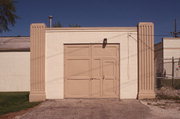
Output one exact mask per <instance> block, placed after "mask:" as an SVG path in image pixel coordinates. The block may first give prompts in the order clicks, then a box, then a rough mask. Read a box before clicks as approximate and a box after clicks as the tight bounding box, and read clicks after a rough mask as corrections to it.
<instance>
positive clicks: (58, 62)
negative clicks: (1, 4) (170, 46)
mask: <svg viewBox="0 0 180 119" xmlns="http://www.w3.org/2000/svg"><path fill="white" fill-rule="evenodd" d="M153 35H154V25H153V23H150V22H142V23H139V24H138V26H137V27H79V28H47V27H46V26H45V25H44V24H41V23H40V24H32V25H31V33H30V40H31V54H30V59H31V60H30V101H42V100H45V99H64V98H120V99H136V98H139V99H142V98H154V97H155V93H154V37H153Z"/></svg>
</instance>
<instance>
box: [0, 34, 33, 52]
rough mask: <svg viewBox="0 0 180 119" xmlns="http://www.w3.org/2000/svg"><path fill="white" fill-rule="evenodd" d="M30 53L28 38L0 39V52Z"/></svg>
mask: <svg viewBox="0 0 180 119" xmlns="http://www.w3.org/2000/svg"><path fill="white" fill-rule="evenodd" d="M5 51H7V52H8V51H9V52H10V51H30V37H28V36H26V37H24V36H23V37H14V36H7V37H6V36H4V37H0V52H5Z"/></svg>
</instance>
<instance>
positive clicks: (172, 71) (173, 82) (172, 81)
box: [172, 57, 174, 88]
mask: <svg viewBox="0 0 180 119" xmlns="http://www.w3.org/2000/svg"><path fill="white" fill-rule="evenodd" d="M172 87H173V88H174V57H172Z"/></svg>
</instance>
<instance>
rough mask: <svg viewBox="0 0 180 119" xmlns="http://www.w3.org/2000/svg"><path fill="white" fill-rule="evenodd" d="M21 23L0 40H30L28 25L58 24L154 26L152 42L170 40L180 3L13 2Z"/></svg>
mask: <svg viewBox="0 0 180 119" xmlns="http://www.w3.org/2000/svg"><path fill="white" fill-rule="evenodd" d="M16 1H17V2H18V3H17V4H16V8H17V15H18V16H20V19H18V20H17V23H16V25H15V26H14V27H11V31H10V32H6V33H2V34H0V36H17V35H21V36H29V26H30V24H31V23H36V22H43V23H46V24H47V23H48V16H49V15H52V16H53V17H54V19H53V21H60V22H61V24H62V25H63V26H68V24H80V25H81V26H83V27H87V26H88V27H94V26H95V27H98V26H105V27H113V26H125V27H126V26H136V25H137V23H138V22H143V21H144V22H147V21H148V22H149V21H151V22H154V24H155V35H157V36H155V40H156V42H158V41H160V40H161V38H162V37H163V36H166V35H167V36H169V35H170V32H171V31H173V20H174V19H175V18H176V19H177V29H179V30H180V28H179V26H180V7H179V6H180V0H16Z"/></svg>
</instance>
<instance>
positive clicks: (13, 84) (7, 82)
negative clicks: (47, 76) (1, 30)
mask: <svg viewBox="0 0 180 119" xmlns="http://www.w3.org/2000/svg"><path fill="white" fill-rule="evenodd" d="M29 90H30V52H0V92H16V91H29Z"/></svg>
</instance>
